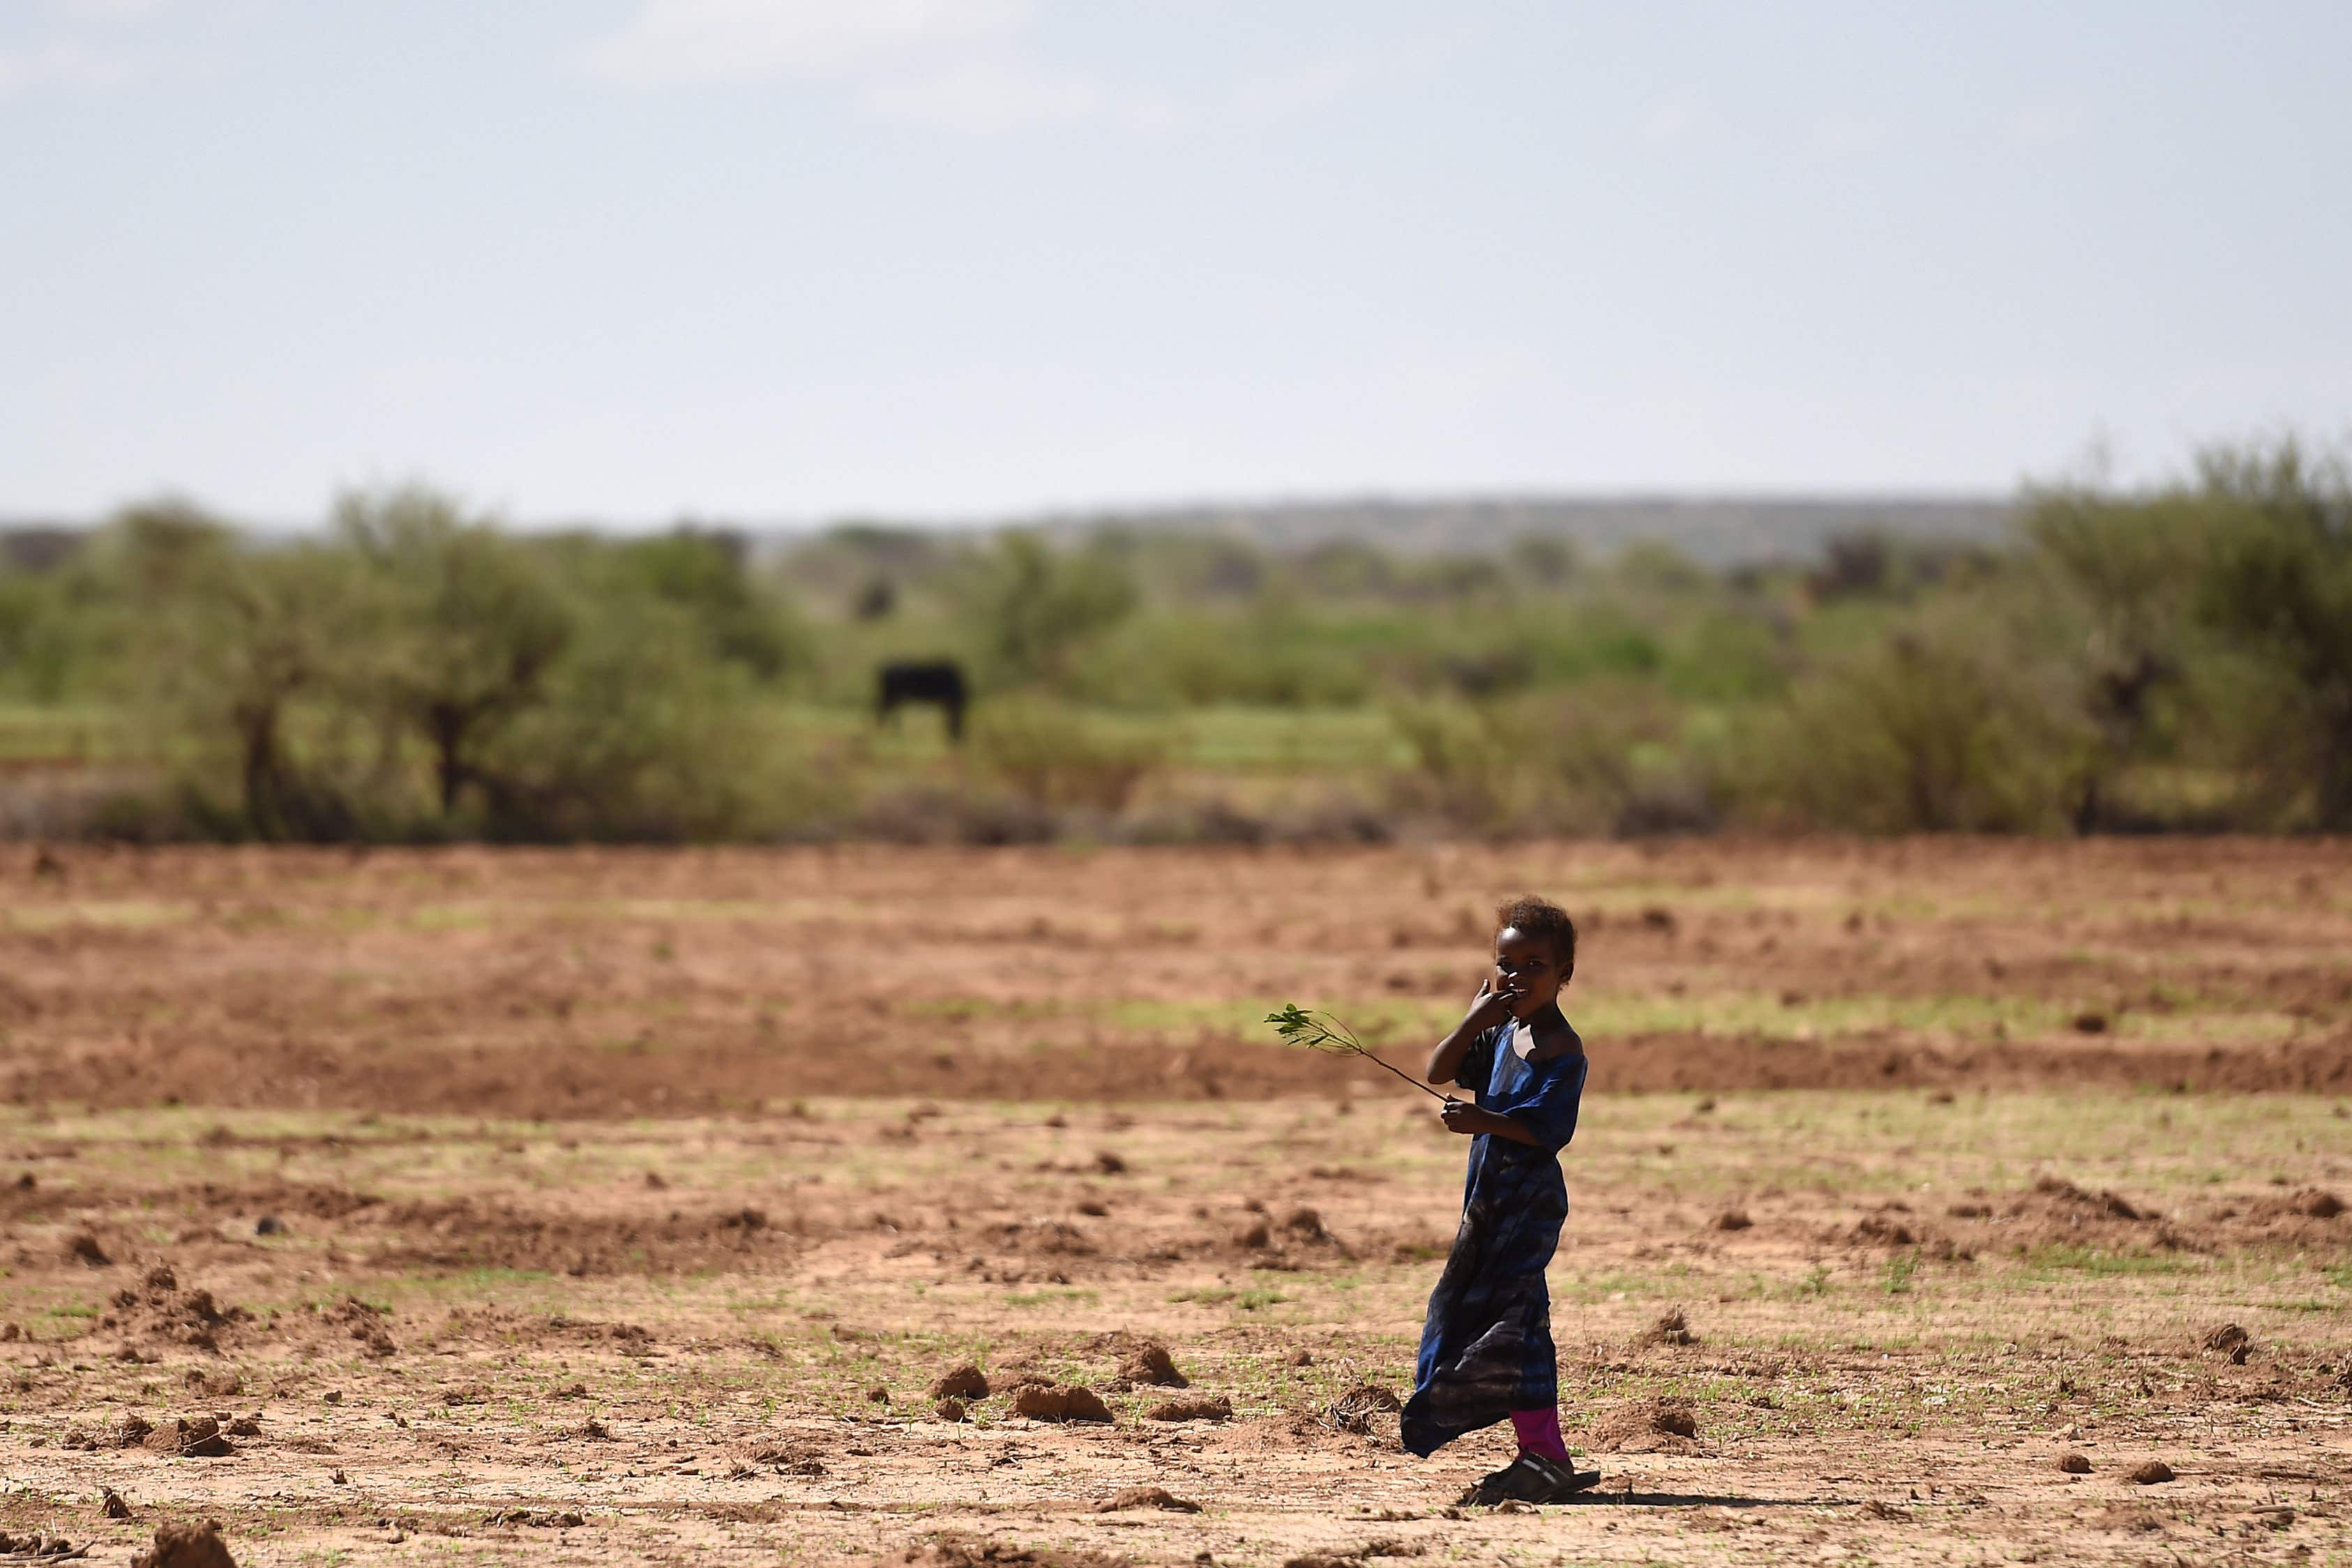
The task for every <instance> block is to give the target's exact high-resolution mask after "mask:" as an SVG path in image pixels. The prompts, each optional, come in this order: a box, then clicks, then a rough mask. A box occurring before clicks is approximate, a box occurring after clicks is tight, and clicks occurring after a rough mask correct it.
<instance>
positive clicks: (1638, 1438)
mask: <svg viewBox="0 0 2352 1568" xmlns="http://www.w3.org/2000/svg"><path fill="white" fill-rule="evenodd" d="M1697 1438H1698V1418H1697V1416H1696V1415H1693V1414H1692V1412H1691V1408H1690V1406H1689V1405H1686V1404H1685V1403H1683V1402H1682V1401H1680V1400H1668V1399H1637V1400H1634V1401H1633V1402H1632V1403H1630V1404H1626V1405H1619V1406H1618V1407H1617V1408H1616V1409H1614V1410H1612V1411H1611V1412H1610V1413H1609V1414H1608V1415H1604V1416H1602V1417H1601V1419H1600V1421H1599V1422H1597V1423H1595V1424H1594V1426H1593V1428H1592V1446H1593V1447H1596V1448H1603V1449H1606V1450H1608V1451H1609V1452H1611V1453H1612V1454H1653V1453H1687V1452H1689V1451H1690V1450H1691V1449H1692V1448H1694V1447H1696V1446H1697Z"/></svg>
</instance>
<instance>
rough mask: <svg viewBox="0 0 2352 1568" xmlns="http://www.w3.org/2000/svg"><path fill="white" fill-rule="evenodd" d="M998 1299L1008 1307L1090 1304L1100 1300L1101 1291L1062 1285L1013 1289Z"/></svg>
mask: <svg viewBox="0 0 2352 1568" xmlns="http://www.w3.org/2000/svg"><path fill="white" fill-rule="evenodd" d="M998 1299H999V1300H1002V1301H1003V1303H1004V1304H1005V1305H1006V1306H1008V1307H1052V1306H1063V1305H1078V1306H1092V1305H1094V1304H1095V1303H1096V1302H1097V1301H1099V1300H1102V1292H1101V1291H1099V1290H1088V1289H1077V1288H1073V1287H1062V1288H1058V1289H1045V1290H1015V1291H1013V1292H1012V1293H1011V1294H1009V1295H1006V1296H1003V1297H1000V1298H998Z"/></svg>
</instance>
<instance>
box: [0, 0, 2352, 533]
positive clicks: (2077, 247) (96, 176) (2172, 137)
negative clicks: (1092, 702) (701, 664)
mask: <svg viewBox="0 0 2352 1568" xmlns="http://www.w3.org/2000/svg"><path fill="white" fill-rule="evenodd" d="M2347 82H2352V5H2347V4H2345V3H2343V0H2317V3H2313V4H2284V3H2282V4H2246V3H2239V4H2230V5H2222V4H2214V5H2186V4H2166V3H2161V0H2129V3H2122V4H2086V3H2081V0H2065V3H2063V4H2054V5H2053V4H2051V3H2050V0H2032V3H2031V4H2017V5H2010V4H1992V3H1987V0H1953V3H1951V4H1948V5H1919V4H1903V3H1900V0H1877V3H1873V4H1854V5H1819V4H1797V3H1782V0H1773V3H1769V4H1763V3H1755V0H1739V3H1727V4H1722V5H1670V4H1657V3H1654V0H1642V3H1640V4H1633V3H1630V0H1626V3H1615V0H1612V3H1611V4H1606V5H1600V4H1594V5H1575V4H1569V3H1566V0H1559V3H1554V4H1533V3H1530V4H1476V3H1470V0H1445V3H1438V0H1429V3H1425V4H1412V5H1408V4H1391V3H1385V0H1330V3H1328V4H1326V3H1314V0H1230V3H1226V0H1060V3H1055V0H0V514H16V515H20V516H21V515H24V514H26V513H37V512H45V511H48V512H57V511H62V512H72V513H83V512H89V511H94V510H99V509H102V508H105V507H108V506H110V505H112V504H114V503H116V502H119V501H121V500H123V499H125V498H127V497H131V496H137V495H144V494H151V493H153V492H155V491H157V490H159V489H177V490H181V491H184V492H185V493H189V494H192V495H194V496H195V497H197V498H199V499H201V500H206V501H209V502H211V503H213V504H215V505H218V506H220V507H223V508H225V509H227V510H233V511H236V512H240V513H243V514H246V515H248V516H257V517H263V518H271V519H284V520H293V519H298V518H301V517H306V516H310V515H315V514H316V513H317V512H318V511H319V510H320V509H321V507H322V506H323V505H324V503H325V501H326V500H327V498H328V497H329V495H330V494H331V492H332V491H333V490H334V489H336V488H337V487H339V486H343V485H348V484H352V483H365V482H372V481H379V480H384V479H398V478H406V477H424V478H428V479H432V480H434V481H436V482H438V483H441V484H444V485H446V486H449V487H451V488H453V489H457V490H459V491H461V492H463V493H464V494H466V495H467V496H468V497H470V498H472V499H473V500H476V501H478V502H480V503H482V504H486V505H492V506H497V507H500V508H503V509H505V510H508V511H509V512H510V513H511V514H514V515H516V516H520V517H526V518H548V517H557V516H582V515H587V516H594V517H601V518H607V519H615V520H632V521H655V520H660V519H666V518H670V517H674V516H677V515H678V514H680V513H682V512H686V511H689V510H690V511H696V512H700V513H703V514H706V515H712V514H719V515H730V516H738V517H750V518H760V519H778V518H803V519H805V518H814V517H820V516H832V515H838V514H843V513H848V512H866V513H875V512H882V513H895V514H901V515H905V514H919V515H936V516H975V515H984V514H992V513H1001V512H1004V511H1008V510H1016V509H1027V508H1032V507H1038V506H1049V505H1050V506H1075V505H1084V504H1087V503H1096V502H1119V501H1128V502H1133V501H1147V500H1172V499H1179V498H1203V497H1272V496H1285V495H1313V494H1328V493H1332V492H1346V493H1360V492H1364V491H1370V490H1388V491H1411V492H1428V491H1465V490H1476V491H1517V490H1528V489H1675V490H1721V489H1743V490H1744V489H1945V488H1969V489H2002V488H2006V487H2008V486H2010V485H2011V484H2012V483H2013V482H2014V481H2015V480H2016V479H2018V478H2019V477H2020V476H2021V475H2022V474H2027V473H2047V472H2050V471H2053V469H2056V468H2061V467H2063V466H2067V465H2070V464H2073V463H2075V462H2076V461H2077V460H2078V459H2079V458H2081V456H2082V454H2083V453H2084V450H2085V449H2086V448H2087V447H2089V445H2090V444H2091V443H2092V442H2093V440H2094V439H2095V437H2099V436H2100V434H2101V433H2102V432H2104V433H2105V436H2106V437H2107V439H2108V441H2109V443H2110V445H2111V446H2112V448H2113V450H2114V452H2115V454H2116V458H2117V459H2118V462H2119V465H2120V467H2121V468H2122V470H2123V471H2125V472H2126V473H2127V474H2128V473H2144V472H2148V471H2152V470H2160V469H2165V468H2170V467H2172V466H2174V465H2176V464H2177V463H2178V462H2179V460H2180V458H2182V457H2183V456H2184V455H2185V454H2186V453H2187V451H2188V450H2189V448H2190V447H2192V446H2193V445H2194V444H2195V443H2197V442H2198V441H2200V440H2203V439H2206V438H2208V437H2214V436H2221V435H2233V434H2242V433H2247V432H2251V431H2258V430H2263V429H2270V428H2276V427H2278V426H2283V425H2286V424H2294V425H2299V426H2303V427H2304V428H2305V429H2307V430H2311V431H2314V432H2316V433H2320V434H2323V435H2340V434H2343V433H2346V432H2347V431H2352V292H2348V291H2347V279H2352V194H2347V193H2352V107H2348V106H2352V90H2347Z"/></svg>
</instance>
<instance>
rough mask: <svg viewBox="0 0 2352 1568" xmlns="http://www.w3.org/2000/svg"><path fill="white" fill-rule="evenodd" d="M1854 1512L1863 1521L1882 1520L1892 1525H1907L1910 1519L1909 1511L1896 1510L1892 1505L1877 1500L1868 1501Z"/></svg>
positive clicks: (1904, 1509) (1903, 1509) (1905, 1509)
mask: <svg viewBox="0 0 2352 1568" xmlns="http://www.w3.org/2000/svg"><path fill="white" fill-rule="evenodd" d="M1854 1511H1855V1512H1856V1513H1859V1514H1861V1515H1862V1517H1863V1518H1864V1519H1883V1520H1886V1521H1889V1522H1893V1523H1908V1522H1909V1521H1910V1518H1911V1510H1909V1509H1907V1508H1897V1507H1895V1505H1894V1504H1893V1503H1891V1502H1883V1501H1881V1500H1878V1499H1877V1498H1872V1499H1870V1500H1868V1501H1866V1502H1864V1504H1863V1505H1862V1506H1861V1507H1860V1508H1858V1509H1856V1510H1854Z"/></svg>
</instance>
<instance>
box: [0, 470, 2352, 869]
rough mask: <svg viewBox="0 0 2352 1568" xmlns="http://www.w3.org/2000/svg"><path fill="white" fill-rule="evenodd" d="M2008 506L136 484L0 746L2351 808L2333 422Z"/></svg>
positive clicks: (1978, 820) (1118, 781)
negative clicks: (1998, 519)
mask: <svg viewBox="0 0 2352 1568" xmlns="http://www.w3.org/2000/svg"><path fill="white" fill-rule="evenodd" d="M2019 517H2020V523H2019V527H2018V529H2017V531H2016V535H2015V538H2014V539H2013V541H2012V542H2011V544H2010V546H2009V547H2008V548H2005V549H1996V548H1990V547H1987V546H1986V545H1984V544H1982V543H1980V542H1969V543H1956V544H1950V545H1939V544H1937V543H1934V542H1918V541H1907V540H1902V539H1898V538H1896V537H1895V536H1893V535H1892V534H1889V533H1885V532H1883V531H1868V530H1864V531H1857V532H1853V533H1851V534H1848V535H1844V536H1840V537H1837V538H1833V539H1832V540H1831V541H1830V542H1828V545H1827V546H1826V548H1825V549H1824V551H1823V552H1822V555H1821V557H1820V558H1819V559H1817V560H1790V561H1784V562H1780V563H1763V564H1756V565H1749V566H1743V567H1738V568H1736V569H1729V570H1719V569H1716V568H1712V567H1709V566H1706V565H1704V564H1702V563H1699V562H1697V561H1696V560H1694V559H1692V558H1690V557H1688V556H1685V555H1684V554H1681V553H1679V552H1676V551H1675V550H1673V549H1671V548H1668V547H1666V546H1664V545H1663V544H1660V543H1656V542H1649V543H1642V542H1636V543H1633V544H1630V545H1626V546H1624V547H1623V548H1622V549H1620V550H1619V551H1618V552H1616V553H1615V554H1614V555H1612V556H1608V557H1596V556H1593V555H1591V554H1590V553H1587V552H1580V551H1578V550H1576V549H1574V548H1572V547H1570V543H1569V542H1564V541H1561V540H1559V539H1554V538H1548V537H1546V536H1542V535H1532V536H1520V537H1517V538H1510V537H1508V536H1498V540H1499V542H1498V544H1497V552H1496V553H1492V554H1463V555H1447V554H1444V553H1434V554H1428V553H1424V554H1407V553H1403V552H1393V551H1389V550H1383V549H1381V548H1380V547H1378V546H1376V545H1375V544H1373V543H1371V542H1369V541H1366V540H1345V539H1340V540H1324V541H1322V542H1314V543H1309V544H1306V545H1304V546H1300V547H1297V548H1293V549H1290V550H1287V551H1283V550H1276V549H1272V548H1269V547H1265V546H1262V545H1258V544H1255V543H1252V542H1249V541H1248V540H1247V539H1245V538H1243V537H1239V536H1232V537H1227V536H1219V535H1214V534H1207V533H1185V532H1178V531H1160V532H1152V531H1140V530H1138V529H1134V528H1131V527H1128V528H1120V527H1111V528H1105V529H1098V530H1096V531H1092V532H1086V531H1078V530H1065V531H1059V532H1055V533H1050V534H1049V533H1045V532H1037V531H1011V532H1006V533H1003V534H1002V535H997V536H992V537H984V536H972V535H954V536H949V535H926V534H919V533H913V532H908V531H894V530H891V529H889V528H887V527H882V526H879V525H875V524H870V523H868V524H859V525H856V526H851V527H845V528H842V529H838V530H835V531H832V532H829V533H826V534H823V535H819V536H816V537H814V538H812V539H809V540H806V541H803V542H798V543H795V544H793V545H791V546H789V547H787V548H785V549H783V550H782V552H777V553H772V554H770V555H766V556H762V557H758V558H754V557H753V555H752V554H751V552H750V551H749V549H748V548H747V546H746V545H745V543H744V542H742V541H740V540H737V539H734V538H731V537H730V536H728V535H725V534H723V533H713V532H708V531H679V532H677V533H675V534H671V535H666V536H661V537H656V538H646V539H626V540H619V539H597V538H592V537H588V536H584V535H579V534H566V535H561V536H552V537H547V536H529V535H523V534H518V533H513V532H510V531H501V530H499V528H498V527H496V526H495V524H494V523H493V522H492V521H491V520H488V519H485V518H482V517H478V516H474V515H470V514H468V513H467V512H466V511H464V510H463V509H462V508H460V507H459V506H457V504H456V503H455V502H453V501H452V500H449V499H448V498H446V497H443V496H438V495H436V494H434V493H431V492H429V491H425V490H420V489H397V490H390V491H383V492H372V493H364V494H358V495H353V496H350V497H347V498H345V499H344V500H342V501H341V503H340V504H339V506H338V509H337V516H336V523H335V526H334V528H333V529H332V530H331V531H330V533H329V534H328V535H327V536H326V537H324V538H321V539H314V540H310V541H306V542H283V541H262V540H257V539H249V538H246V537H242V536H240V535H238V534H236V532H235V531H232V530H230V529H229V528H228V527H227V526H226V525H225V524H224V523H222V522H220V521H217V520H215V519H211V518H208V517H206V516H205V515H204V514H203V513H201V512H200V511H198V510H194V508H191V507H189V506H187V505H185V504H184V503H177V502H162V503H155V504H151V505H145V506H140V507H135V508H131V509H130V510H126V511H125V512H124V513H123V514H121V516H120V517H119V518H117V519H116V520H115V521H113V522H112V523H111V524H110V525H109V526H108V527H107V528H106V529H105V530H103V531H100V533H98V534H96V535H94V536H92V537H90V538H89V539H87V540H85V541H83V542H81V543H80V544H79V548H54V547H50V546H55V545H56V542H55V541H49V540H47V536H44V542H45V548H44V549H43V550H42V551H39V552H26V559H27V561H28V562H31V563H32V564H19V565H16V566H13V567H0V761H5V762H10V763H13V764H15V766H16V776H14V777H13V778H12V782H11V783H10V784H9V785H8V786H7V787H8V789H9V790H12V791H14V792H16V795H27V793H28V792H30V793H36V794H37V793H42V792H47V793H46V795H44V798H49V797H57V798H58V799H62V798H63V797H62V795H59V785H58V781H59V780H60V779H63V778H68V777H78V778H87V779H88V780H89V781H92V782H91V783H90V784H89V786H88V788H86V789H84V790H83V792H82V794H81V795H78V796H76V797H75V798H77V799H80V800H82V802H83V805H82V806H81V807H79V808H77V809H79V811H80V815H79V818H78V819H76V820H78V821H79V826H80V828H81V830H83V831H89V832H100V833H113V834H120V835H131V836H144V837H174V836H180V837H251V838H261V839H297V840H338V839H346V840H401V839H448V838H460V837H492V838H506V839H574V838H630V839H651V840H671V839H726V838H760V837H799V836H822V837H833V836H840V835H844V834H849V835H856V834H861V833H864V834H873V835H877V836H880V837H926V838H933V837H951V838H953V837H962V838H969V839H975V840H980V841H992V842H993V841H1004V840H1007V839H1034V838H1038V837H1053V836H1055V835H1057V834H1061V835H1069V834H1076V835H1083V836H1087V837H1133V838H1136V839H1138V840H1146V841H1154V842H1166V841H1170V840H1175V839H1184V838H1212V839H1216V838H1223V839H1244V840H1250V841H1258V840H1263V839H1265V838H1268V837H1340V838H1361V837H1370V836H1377V835H1382V834H1388V833H1392V832H1395V831H1398V830H1400V829H1403V828H1408V827H1409V828H1412V829H1413V830H1415V831H1422V832H1427V831H1432V830H1434V831H1440V832H1450V833H1455V834H1466V835H1475V836H1503V837H1525V836H1534V835H1555V834H1568V835H1579V836H1594V835H1623V836H1633V835H1645V834H1655V833H1692V832H1706V831H1710V830H1713V829H1715V828H1717V827H1722V826H1738V827H1744V828H1749V829H1759V828H1760V829H1768V830H1783V831H1801V830H1807V829H1814V828H1832V829H1836V830H1840V831H1855V830H1859V831H1864V832H1880V833H1898V832H1912V831H1934V832H1940V831H1965V832H2002V833H2030V834H2063V833H2076V832H2080V833H2095V832H2112V831H2155V830H2163V829H2168V828H2198V829H2211V828H2222V827H2230V828H2238V829H2244V830H2254V831H2294V830H2302V829H2325V830H2341V829H2343V828H2345V827H2347V826H2352V642H2347V633H2346V632H2345V630H2344V628H2345V627H2346V626H2352V479H2347V466H2346V460H2345V458H2344V457H2343V455H2342V454H2340V453H2336V452H2332V451H2314V450H2312V449H2310V448H2308V447H2305V446H2302V445H2299V444H2298V443H2296V442H2295V441H2294V440H2292V439H2284V440H2278V441H2273V442H2270V443H2267V444H2255V445H2252V446H2247V447H2236V448H2222V449H2216V450H2214V451H2212V452H2210V453H2209V454H2207V455H2206V456H2205V458H2203V459H2202V460H2201V461H2200V465H2199V467H2198V468H2196V470H2195V471H2194V472H2193V473H2192V474H2191V475H2189V477H2187V478H2184V479H2180V480H2179V481H2177V482H2174V483H2171V484H2168V485H2163V486H2158V487H2155V488H2152V489H2146V490H2143V491H2130V492H2126V491H2116V490H2112V489H2102V488H2099V487H2096V486H2085V485H2063V486H2053V487H2048V488H2043V489H2032V490H2030V491H2028V492H2027V493H2026V494H2025V495H2024V496H2023V497H2022V498H2021V502H2020V507H2019ZM1505 546H1507V548H1506V547H1505ZM891 658H931V659H936V658H952V659H955V660H957V661H959V662H960V664H961V666H962V667H963V668H964V670H965V671H966V673H967V675H968V677H969V679H971V682H972V685H973V688H974V689H975V691H976V693H977V698H978V707H977V709H976V711H975V713H974V717H973V722H972V729H971V745H970V746H969V747H968V748H965V749H962V750H959V749H957V748H953V747H950V746H949V745H948V744H946V743H945V737H944V736H943V735H942V734H941V733H940V731H939V729H938V728H937V727H936V725H935V724H934V723H933V721H931V720H930V719H929V716H928V715H924V716H919V717H917V718H913V719H910V720H908V721H906V722H905V723H903V724H901V725H899V726H898V727H895V728H892V729H889V730H887V731H879V732H877V731H876V730H875V729H874V727H873V725H872V721H871V707H872V703H873V700H874V691H875V679H876V670H877V667H878V666H879V665H880V664H881V663H882V662H883V661H885V660H887V659H891ZM36 764H38V765H36ZM64 809H65V808H64V807H63V806H58V808H57V809H56V810H52V811H50V812H48V813H47V815H46V816H44V815H43V814H42V813H40V812H36V811H33V810H31V809H29V808H26V807H22V806H19V807H16V808H13V809H11V810H9V811H0V824H5V822H7V821H9V820H21V821H32V820H35V819H36V818H38V819H40V820H45V821H46V820H49V819H51V818H53V817H57V816H58V811H63V810H64ZM69 815H70V814H69V813H68V816H69ZM59 819H60V820H62V818H59Z"/></svg>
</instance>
